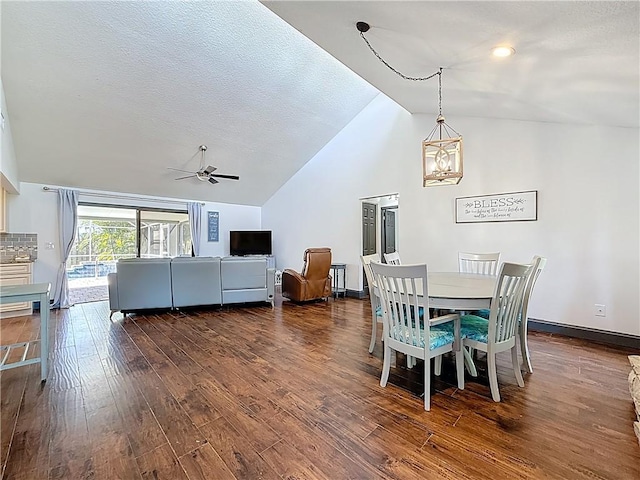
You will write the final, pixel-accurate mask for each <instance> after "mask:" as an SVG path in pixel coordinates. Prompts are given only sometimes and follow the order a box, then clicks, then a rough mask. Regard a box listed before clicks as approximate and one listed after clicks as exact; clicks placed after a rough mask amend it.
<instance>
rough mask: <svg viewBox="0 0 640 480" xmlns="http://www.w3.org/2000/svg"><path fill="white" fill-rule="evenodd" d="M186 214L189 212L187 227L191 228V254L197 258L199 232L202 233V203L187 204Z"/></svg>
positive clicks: (198, 252)
mask: <svg viewBox="0 0 640 480" xmlns="http://www.w3.org/2000/svg"><path fill="white" fill-rule="evenodd" d="M187 212H189V225H190V226H191V243H192V244H193V253H194V255H195V256H196V257H197V256H199V255H200V232H201V231H202V203H200V202H189V203H187Z"/></svg>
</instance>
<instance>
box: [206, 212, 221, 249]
mask: <svg viewBox="0 0 640 480" xmlns="http://www.w3.org/2000/svg"><path fill="white" fill-rule="evenodd" d="M219 230H220V212H207V239H208V240H209V241H210V242H217V241H218V239H219V236H220V234H219Z"/></svg>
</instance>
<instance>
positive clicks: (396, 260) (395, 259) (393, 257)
mask: <svg viewBox="0 0 640 480" xmlns="http://www.w3.org/2000/svg"><path fill="white" fill-rule="evenodd" d="M384 261H385V262H387V265H401V264H402V262H400V254H399V253H398V252H391V253H385V254H384Z"/></svg>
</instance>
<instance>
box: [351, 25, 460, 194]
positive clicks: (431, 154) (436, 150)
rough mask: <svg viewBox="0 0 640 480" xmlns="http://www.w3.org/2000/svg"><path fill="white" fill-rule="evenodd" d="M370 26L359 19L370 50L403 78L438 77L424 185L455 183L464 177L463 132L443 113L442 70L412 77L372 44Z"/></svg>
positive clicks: (424, 150)
mask: <svg viewBox="0 0 640 480" xmlns="http://www.w3.org/2000/svg"><path fill="white" fill-rule="evenodd" d="M370 28H371V26H370V25H369V24H368V23H366V22H357V23H356V29H357V30H358V32H360V37H362V39H363V40H364V42H365V43H366V44H367V47H369V50H371V52H373V54H374V55H375V56H376V57H377V58H378V60H380V62H382V63H383V64H384V65H385V66H386V67H387V68H389V69H390V70H391V71H392V72H394V73H395V74H396V75H398V76H399V77H401V78H403V79H404V80H411V81H414V82H416V81H425V80H430V79H432V78H434V77H436V76H437V77H438V117H437V118H436V125H435V127H433V129H432V130H431V132H430V133H429V135H428V136H427V138H425V139H424V140H423V142H422V185H423V186H424V187H431V186H436V185H456V184H458V183H460V180H462V175H463V173H462V135H460V134H459V133H458V132H456V131H455V130H454V129H453V128H452V127H451V126H450V125H448V124H447V123H446V122H445V118H444V115H442V70H443V68H442V67H440V68H439V69H438V71H437V72H435V73H433V74H431V75H429V76H426V77H410V76H408V75H404V74H403V73H401V72H400V71H398V70H397V69H395V68H394V67H392V66H391V65H390V64H389V63H387V62H386V61H385V60H384V59H383V58H382V57H381V56H380V54H379V53H378V52H377V51H376V50H375V49H374V48H373V47H372V46H371V44H370V43H369V41H368V40H367V39H366V37H365V36H364V34H365V33H366V32H368V31H369V30H370Z"/></svg>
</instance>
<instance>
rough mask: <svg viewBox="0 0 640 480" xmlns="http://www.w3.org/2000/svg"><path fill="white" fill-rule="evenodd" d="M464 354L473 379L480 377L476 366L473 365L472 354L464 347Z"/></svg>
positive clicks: (465, 362)
mask: <svg viewBox="0 0 640 480" xmlns="http://www.w3.org/2000/svg"><path fill="white" fill-rule="evenodd" d="M462 354H463V355H464V364H465V365H466V366H467V370H468V371H469V375H471V376H472V377H477V376H478V370H476V364H475V363H473V358H471V354H470V353H469V350H467V349H466V347H464V346H463V347H462Z"/></svg>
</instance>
